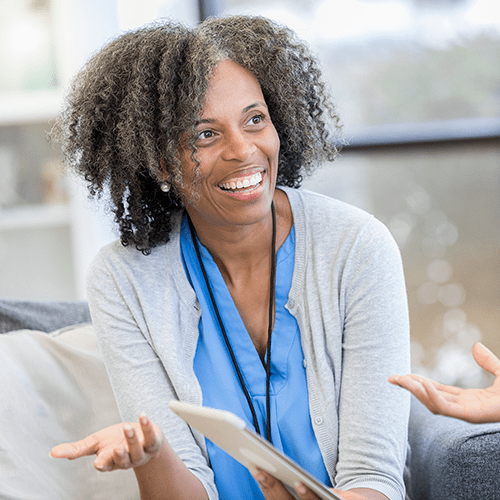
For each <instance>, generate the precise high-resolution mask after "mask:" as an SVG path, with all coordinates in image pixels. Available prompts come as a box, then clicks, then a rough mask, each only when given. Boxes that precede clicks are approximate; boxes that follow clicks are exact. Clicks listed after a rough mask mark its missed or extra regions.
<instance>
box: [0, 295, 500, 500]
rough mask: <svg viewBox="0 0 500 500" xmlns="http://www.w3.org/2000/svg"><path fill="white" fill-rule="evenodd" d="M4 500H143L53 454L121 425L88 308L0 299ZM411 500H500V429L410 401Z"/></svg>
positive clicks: (130, 488)
mask: <svg viewBox="0 0 500 500" xmlns="http://www.w3.org/2000/svg"><path fill="white" fill-rule="evenodd" d="M0 333H3V334H4V335H0V380H1V384H0V401H1V405H2V406H1V408H2V411H1V412H0V429H1V431H0V499H5V500H7V499H8V500H28V499H29V500H31V499H36V500H46V499H47V500H49V499H50V500H59V499H60V500H71V499H78V500H101V499H102V500H109V499H120V500H137V499H138V498H139V494H138V490H137V486H136V484H135V477H134V474H133V472H132V471H119V472H114V473H99V472H97V471H96V470H95V469H94V468H93V465H92V464H93V460H94V459H93V457H87V458H83V459H80V460H77V461H73V462H70V461H66V460H56V459H52V458H50V457H49V450H50V449H51V448H52V446H54V445H56V444H59V443H61V442H67V441H74V440H78V439H81V438H83V437H85V436H86V435H88V434H90V433H92V432H94V431H96V430H98V429H100V428H102V427H105V426H107V425H111V424H113V423H116V422H118V421H119V418H120V417H119V414H118V410H117V408H116V404H115V402H114V398H113V395H112V392H111V387H110V386H109V382H108V379H107V375H106V372H105V369H104V366H103V364H102V360H101V357H100V353H99V349H98V347H97V344H96V342H95V338H94V335H93V331H92V328H91V325H90V314H89V311H88V307H87V305H86V304H85V303H83V302H32V301H24V302H22V301H8V300H0ZM409 439H410V446H411V459H410V476H409V493H410V495H411V498H412V500H476V499H477V500H479V499H481V500H494V499H500V423H499V424H487V425H472V424H467V423H465V422H461V421H458V420H455V419H451V418H447V417H441V416H436V415H433V414H432V413H430V412H429V411H428V410H427V409H426V408H425V407H424V406H423V405H422V404H420V403H419V402H418V401H417V400H413V401H412V410H411V418H410V427H409Z"/></svg>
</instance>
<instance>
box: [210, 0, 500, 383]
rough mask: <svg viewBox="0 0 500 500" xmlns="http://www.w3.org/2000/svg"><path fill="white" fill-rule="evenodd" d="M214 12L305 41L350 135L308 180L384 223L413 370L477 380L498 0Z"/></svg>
mask: <svg viewBox="0 0 500 500" xmlns="http://www.w3.org/2000/svg"><path fill="white" fill-rule="evenodd" d="M221 11H222V8H221V9H220V11H219V12H221ZM223 12H224V13H257V14H261V15H264V16H267V17H270V18H273V19H275V20H277V21H279V22H283V23H284V24H286V25H288V26H290V27H291V28H292V29H294V30H295V31H296V32H297V33H298V34H299V36H301V37H302V38H303V39H305V40H307V41H308V42H309V43H310V44H311V46H312V47H313V50H314V51H315V52H316V53H317V54H318V57H319V59H320V61H321V63H322V65H323V69H324V74H325V76H326V78H327V80H328V82H329V84H330V87H331V92H332V95H333V97H334V101H335V102H336V104H337V107H338V110H339V113H340V116H341V119H342V122H343V124H344V127H345V135H346V138H347V139H348V141H349V143H350V144H349V145H348V146H347V147H345V148H344V150H343V152H342V155H341V157H340V158H339V159H338V160H337V161H336V162H334V163H333V164H330V165H326V166H325V167H324V168H323V169H320V170H319V171H318V173H317V174H315V176H314V177H313V178H311V179H309V180H308V181H307V182H306V184H305V186H306V187H309V188H311V189H314V190H317V191H320V192H323V193H324V194H327V195H329V196H333V197H335V198H338V199H341V200H345V201H347V202H350V203H352V204H354V205H357V206H360V207H361V208H364V209H366V210H367V211H369V212H371V213H373V214H374V215H375V216H376V217H378V218H379V219H381V220H382V221H383V222H384V223H385V224H386V225H387V226H388V227H389V229H390V230H391V232H392V233H393V235H394V237H395V239H396V241H397V242H398V244H399V246H400V249H401V252H402V256H403V262H404V266H405V274H406V281H407V288H408V298H409V305H410V321H411V331H412V346H413V349H412V353H413V354H412V364H413V370H414V371H415V372H418V373H421V374H424V375H428V376H431V377H433V378H438V379H440V380H441V381H443V382H446V383H452V384H461V385H469V384H470V385H477V384H486V383H487V381H488V377H486V376H485V375H484V374H483V373H482V370H481V369H477V367H476V365H475V363H474V360H473V359H472V356H471V354H470V348H471V346H472V344H473V343H474V342H475V341H478V340H480V341H482V342H483V343H485V344H486V345H487V346H488V347H489V348H490V349H492V350H493V351H494V352H496V353H500V340H499V336H498V332H499V331H500V303H499V299H500V293H499V292H500V290H499V288H500V285H499V282H500V279H499V278H500V252H499V247H500V220H499V215H500V197H499V192H500V191H499V188H500V161H499V160H500V120H498V118H497V117H498V116H499V115H500V9H499V8H498V6H497V3H496V0H467V1H465V0H406V1H405V0H352V1H349V2H345V1H342V0H316V1H305V0H289V1H287V2H284V1H269V0H266V1H255V0H253V1H252V2H250V1H246V0H226V1H225V8H224V9H223Z"/></svg>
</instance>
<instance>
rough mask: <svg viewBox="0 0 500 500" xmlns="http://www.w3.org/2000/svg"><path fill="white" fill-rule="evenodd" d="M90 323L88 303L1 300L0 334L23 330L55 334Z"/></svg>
mask: <svg viewBox="0 0 500 500" xmlns="http://www.w3.org/2000/svg"><path fill="white" fill-rule="evenodd" d="M89 321H90V311H89V307H88V305H87V303H86V302H52V301H30V300H0V333H6V332H11V331H14V330H22V329H27V330H38V331H41V332H53V331H55V330H58V329H60V328H63V327H65V326H71V325H77V324H79V323H86V322H89Z"/></svg>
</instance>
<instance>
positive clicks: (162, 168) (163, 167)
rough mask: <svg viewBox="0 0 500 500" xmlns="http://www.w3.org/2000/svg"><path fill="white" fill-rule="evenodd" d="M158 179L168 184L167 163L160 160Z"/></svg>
mask: <svg viewBox="0 0 500 500" xmlns="http://www.w3.org/2000/svg"><path fill="white" fill-rule="evenodd" d="M160 179H161V181H162V182H168V183H170V180H171V179H170V174H169V173H168V170H167V162H166V161H165V160H164V159H163V158H161V159H160Z"/></svg>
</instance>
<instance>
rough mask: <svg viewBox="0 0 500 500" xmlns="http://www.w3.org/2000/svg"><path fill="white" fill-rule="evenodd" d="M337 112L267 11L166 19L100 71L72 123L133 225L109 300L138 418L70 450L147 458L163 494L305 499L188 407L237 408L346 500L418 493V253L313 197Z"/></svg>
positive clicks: (304, 57)
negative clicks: (414, 308) (412, 304)
mask: <svg viewBox="0 0 500 500" xmlns="http://www.w3.org/2000/svg"><path fill="white" fill-rule="evenodd" d="M325 115H326V116H325ZM328 120H330V121H331V125H332V126H333V129H334V130H335V129H336V128H338V117H337V115H336V113H335V110H334V108H333V107H332V105H330V103H329V100H328V96H327V93H326V91H325V87H324V85H323V83H322V81H321V77H320V71H319V69H318V66H317V63H316V62H315V60H314V58H313V57H312V56H311V55H310V54H309V51H308V49H307V48H306V46H305V45H304V44H303V43H302V42H300V41H299V40H297V39H296V37H295V35H294V34H293V33H292V32H290V31H289V30H288V29H286V28H283V27H280V26H277V25H276V24H274V23H272V22H270V21H268V20H265V19H262V18H259V17H245V16H235V17H228V18H222V19H210V20H208V21H205V22H204V23H202V24H201V25H200V26H198V27H197V28H195V29H194V30H188V29H186V28H183V27H181V26H177V25H173V24H169V23H165V24H159V25H155V26H152V27H147V28H144V29H140V30H137V31H135V32H132V33H128V34H125V35H123V36H122V37H120V38H118V39H117V40H115V41H114V42H112V43H111V44H110V45H109V46H107V47H105V48H104V49H103V50H102V51H101V52H100V53H99V54H97V55H96V56H95V57H94V58H93V59H92V60H91V61H90V62H89V64H88V65H87V67H86V68H85V69H84V71H83V72H82V73H81V74H80V75H79V77H78V78H77V80H76V83H75V85H74V87H73V90H72V93H71V94H70V96H69V106H68V110H67V112H66V115H65V116H64V117H63V122H62V126H61V128H60V133H61V135H62V136H63V143H64V149H65V151H66V155H67V160H68V162H69V163H70V164H71V165H74V166H75V167H76V168H77V170H78V171H80V172H81V173H82V174H83V175H84V177H85V178H86V179H87V181H88V182H89V184H90V191H91V193H93V194H101V193H102V192H103V191H105V190H108V191H109V194H110V197H111V199H112V203H113V210H114V213H115V219H116V221H117V223H118V225H119V227H120V235H121V242H117V243H115V244H112V245H110V246H108V247H106V248H104V249H102V250H101V252H100V253H99V254H98V256H97V257H96V259H95V260H94V262H93V265H92V267H91V269H90V272H89V277H88V296H89V302H90V307H91V312H92V317H93V322H94V324H95V329H96V332H97V335H98V338H99V342H100V346H101V349H102V352H103V356H104V359H105V363H106V366H107V369H108V372H109V375H110V380H111V383H112V385H113V389H114V392H115V395H116V398H117V401H118V405H119V408H120V412H121V415H122V417H123V419H124V421H130V422H131V423H128V424H127V423H124V424H117V425H116V426H113V427H111V428H108V429H104V430H102V431H99V432H97V433H96V434H94V435H92V436H90V437H88V438H86V439H85V440H83V441H81V442H78V443H73V444H72V445H61V446H59V447H56V448H55V449H54V450H53V451H52V455H53V456H57V457H66V458H77V457H78V456H82V455H85V454H93V453H95V454H97V459H96V462H95V466H96V468H98V469H100V470H114V469H119V468H129V467H133V468H134V471H135V473H136V477H137V480H138V483H139V488H140V491H141V498H143V499H150V498H182V499H189V498H196V499H200V498H210V499H214V498H217V497H218V496H220V498H245V499H248V498H262V496H263V495H264V497H265V498H268V499H271V498H273V499H281V498H283V499H288V498H291V496H290V494H289V493H288V492H287V491H286V490H285V489H284V487H283V486H282V485H281V484H280V483H279V482H278V481H275V480H274V479H273V478H272V477H271V476H269V475H266V474H264V473H259V474H258V475H257V476H256V479H257V481H258V483H257V482H256V481H255V480H254V478H252V477H251V475H250V473H249V472H248V471H246V469H244V468H243V467H242V466H240V465H239V464H238V463H236V462H235V461H234V460H232V459H231V458H230V457H228V456H227V455H225V454H224V453H223V452H221V450H220V449H218V448H217V447H215V446H214V445H212V444H211V443H210V442H205V440H204V438H203V436H201V435H200V434H199V433H197V432H196V431H194V430H191V429H189V427H188V426H187V425H186V424H185V423H184V422H183V421H181V420H180V419H179V418H177V417H176V416H175V415H173V414H172V413H171V412H170V411H169V409H168V401H169V400H170V399H171V398H178V399H180V400H184V401H187V402H191V403H196V404H202V403H203V404H204V405H206V406H212V407H218V408H223V409H227V410H230V411H233V412H234V413H236V414H238V415H239V416H241V417H242V418H244V419H245V420H246V421H247V422H248V425H249V427H251V428H255V429H256V430H257V431H258V432H260V433H261V434H262V435H264V436H265V437H267V438H268V439H269V440H270V441H272V443H273V444H274V445H275V446H276V447H278V448H279V449H281V450H283V451H284V452H285V453H286V454H288V455H290V456H291V457H292V458H293V459H295V460H296V461H297V462H299V463H300V464H301V465H302V466H303V467H304V468H306V469H307V470H309V471H310V472H311V473H312V474H314V475H315V476H316V477H317V478H318V479H320V480H321V481H323V482H325V483H326V484H328V485H329V486H334V487H335V488H336V491H341V490H345V491H342V493H340V495H341V496H342V498H345V499H346V500H349V499H353V500H354V499H366V498H369V499H375V500H378V499H387V498H388V499H391V500H392V499H398V500H400V499H402V498H403V497H404V485H403V481H402V470H403V465H404V460H405V455H406V429H407V419H408V412H409V398H408V397H406V396H405V397H403V398H401V394H400V392H399V391H398V389H397V388H395V387H393V386H391V385H390V384H389V383H387V379H388V377H389V375H390V374H391V373H398V372H399V373H401V371H402V370H408V359H409V355H408V314H407V305H406V296H405V286H404V280H403V274H402V266H401V259H400V255H399V252H398V250H397V247H396V245H395V243H394V241H393V240H392V238H391V237H390V235H389V233H388V231H387V230H386V229H385V227H384V226H382V225H381V224H380V223H379V222H377V221H376V220H375V219H373V217H371V216H369V215H368V214H365V213H364V212H361V211H360V210H357V209H355V208H353V207H350V206H347V205H345V204H342V203H339V202H336V201H334V200H331V199H328V198H325V197H322V196H319V195H315V194H313V193H308V192H305V191H299V190H297V189H295V188H297V187H299V185H300V182H301V180H302V176H303V175H304V174H306V173H308V172H309V171H311V170H312V169H313V167H314V166H315V165H317V164H318V163H320V162H322V161H325V160H333V158H334V157H335V155H336V149H335V147H334V146H333V145H332V142H331V137H330V136H329V127H328V124H327V121H328ZM277 186H279V187H277ZM271 341H272V342H271ZM142 412H144V415H142V416H141V417H139V416H140V414H141V413H142ZM146 415H147V416H146ZM138 419H139V422H138V423H133V422H137V421H138ZM153 423H154V424H153ZM259 485H260V487H261V489H260V488H259ZM297 488H298V492H299V495H300V497H301V498H304V499H309V498H316V497H315V496H314V495H312V493H310V492H308V491H307V490H304V489H303V486H302V485H297Z"/></svg>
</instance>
